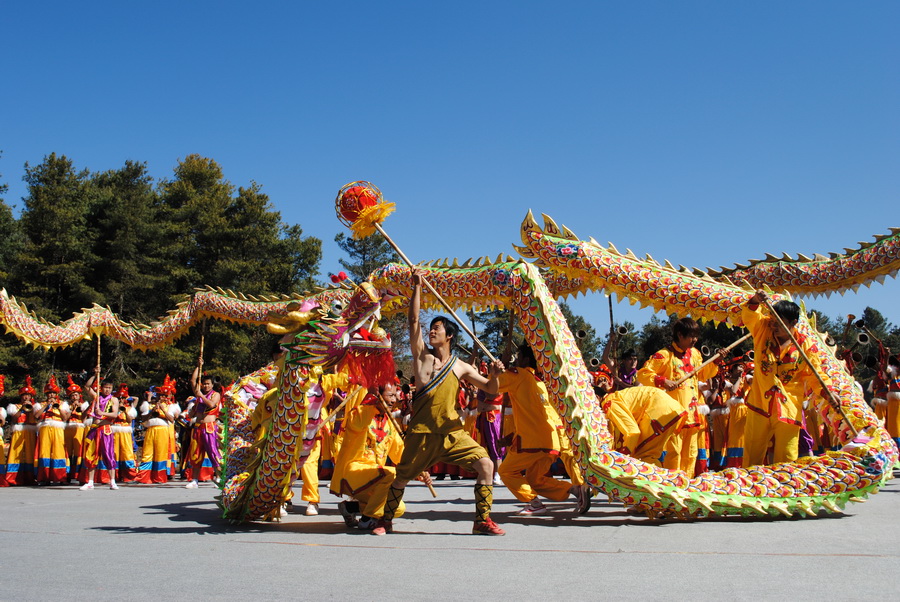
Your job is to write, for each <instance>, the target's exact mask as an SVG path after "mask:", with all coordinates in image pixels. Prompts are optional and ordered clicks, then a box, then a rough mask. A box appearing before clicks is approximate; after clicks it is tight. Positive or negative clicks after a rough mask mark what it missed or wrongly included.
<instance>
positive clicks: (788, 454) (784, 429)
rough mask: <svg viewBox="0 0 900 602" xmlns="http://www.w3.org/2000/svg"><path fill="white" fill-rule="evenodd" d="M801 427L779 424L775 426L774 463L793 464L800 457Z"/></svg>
mask: <svg viewBox="0 0 900 602" xmlns="http://www.w3.org/2000/svg"><path fill="white" fill-rule="evenodd" d="M799 444H800V427H799V426H796V425H793V424H787V423H784V422H778V423H777V424H776V425H775V449H774V451H773V453H772V461H773V462H774V463H776V464H777V463H779V462H793V461H794V460H796V459H797V457H798V455H799Z"/></svg>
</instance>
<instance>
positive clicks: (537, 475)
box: [525, 452, 572, 502]
mask: <svg viewBox="0 0 900 602" xmlns="http://www.w3.org/2000/svg"><path fill="white" fill-rule="evenodd" d="M535 456H536V457H535V458H534V460H533V461H532V462H531V465H530V466H528V468H526V470H525V479H526V480H527V481H528V483H529V484H530V485H531V487H532V488H533V489H534V491H535V492H536V493H537V494H538V495H541V496H544V497H545V498H547V499H550V500H553V501H555V502H561V501H563V500H565V499H566V498H568V497H569V493H570V492H571V491H572V484H571V483H570V482H569V481H563V480H562V479H554V478H553V477H549V476H547V473H549V472H550V465H551V464H553V462H555V461H556V458H555V457H554V456H551V455H550V454H548V453H546V452H539V453H537V454H535Z"/></svg>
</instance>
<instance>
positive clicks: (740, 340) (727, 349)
mask: <svg viewBox="0 0 900 602" xmlns="http://www.w3.org/2000/svg"><path fill="white" fill-rule="evenodd" d="M749 338H750V333H749V332H748V333H747V334H745V335H744V336H742V337H741V338H739V339H738V340H736V341H735V342H734V343H732V344H731V345H729V346H728V347H726V348H725V349H722V351H731V350H732V349H734V348H735V347H737V346H738V345H740V344H741V343H743V342H744V341H746V340H747V339H749ZM720 357H721V355H720V354H718V353H716V354H714V355H713V356H712V357H711V358H709V359H708V360H706V361H705V362H703V363H702V364H700V365H699V366H697V368H696V370H694V371H693V372H691V373H690V374H685V375H684V376H682V377H681V378H679V379H678V380H676V381H675V386H676V387H677V386H679V385H681V383H683V382H684V381H686V380H687V379H689V378H693V377H694V376H697V372H699V371H700V369H701V368H705V367H706V366H707V365H708V364H711V363H713V362H714V361H716V360H717V359H719V358H720Z"/></svg>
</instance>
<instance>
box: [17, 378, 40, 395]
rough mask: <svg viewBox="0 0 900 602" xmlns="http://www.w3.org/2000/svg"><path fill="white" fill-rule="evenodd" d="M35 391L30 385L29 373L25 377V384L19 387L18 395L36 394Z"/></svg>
mask: <svg viewBox="0 0 900 602" xmlns="http://www.w3.org/2000/svg"><path fill="white" fill-rule="evenodd" d="M36 394H37V391H35V390H34V387H32V386H31V375H28V376H26V377H25V386H24V387H22V388H21V389H19V395H36Z"/></svg>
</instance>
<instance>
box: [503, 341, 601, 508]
mask: <svg viewBox="0 0 900 602" xmlns="http://www.w3.org/2000/svg"><path fill="white" fill-rule="evenodd" d="M535 368H536V362H535V359H534V353H533V352H532V350H531V347H529V346H528V345H527V344H525V343H523V344H522V345H520V346H519V353H518V357H517V358H516V368H515V369H512V370H508V371H506V372H503V373H502V374H500V376H499V378H498V381H499V391H500V392H501V393H509V400H510V403H511V404H512V407H513V420H515V435H514V436H513V440H512V444H511V445H510V446H509V447H508V448H507V450H506V458H504V459H503V462H502V463H501V464H500V470H499V475H500V479H501V480H502V481H503V484H504V485H506V488H507V489H509V491H510V492H511V493H512V494H513V495H514V496H515V497H516V499H517V500H519V501H520V502H525V503H526V504H527V505H526V506H525V508H524V509H523V510H521V511H520V512H519V514H520V515H524V516H530V515H538V514H546V513H547V507H546V506H544V504H543V503H541V501H540V500H539V499H538V495H541V496H544V497H546V498H548V499H551V500H554V501H562V500H565V499H566V498H568V497H569V495H573V496H575V499H576V502H577V503H576V511H577V512H578V514H584V513H585V512H587V510H588V508H590V504H591V498H590V493H589V491H588V489H587V487H585V486H584V485H580V486H579V485H572V484H571V483H569V482H568V481H563V480H558V479H554V478H553V477H551V476H549V475H548V473H549V472H550V466H551V465H552V464H553V462H554V461H555V460H556V458H558V457H559V452H560V448H561V447H562V446H561V444H560V438H559V432H558V431H557V429H556V423H557V422H559V415H558V414H557V413H556V410H555V409H554V408H553V407H552V406H550V403H549V396H548V395H547V387H546V385H544V383H543V382H541V381H540V379H538V377H537V376H536V375H535ZM523 471H524V473H525V474H524V475H523V474H522V472H523Z"/></svg>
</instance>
